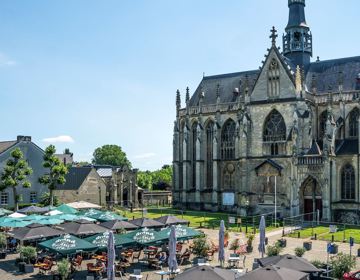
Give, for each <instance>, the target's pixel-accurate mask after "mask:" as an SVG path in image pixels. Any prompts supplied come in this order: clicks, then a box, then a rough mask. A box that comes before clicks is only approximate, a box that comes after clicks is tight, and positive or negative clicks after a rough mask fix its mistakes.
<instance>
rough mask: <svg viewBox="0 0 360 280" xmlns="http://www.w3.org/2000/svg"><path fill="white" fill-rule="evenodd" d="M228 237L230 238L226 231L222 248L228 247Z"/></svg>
mask: <svg viewBox="0 0 360 280" xmlns="http://www.w3.org/2000/svg"><path fill="white" fill-rule="evenodd" d="M229 237H230V234H229V231H228V230H226V231H225V233H224V247H227V246H228V244H229Z"/></svg>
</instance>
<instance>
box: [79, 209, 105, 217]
mask: <svg viewBox="0 0 360 280" xmlns="http://www.w3.org/2000/svg"><path fill="white" fill-rule="evenodd" d="M100 213H104V212H103V211H100V210H96V209H92V208H91V209H88V210H85V211H81V212H80V213H79V215H82V216H86V217H92V216H94V215H96V214H100Z"/></svg>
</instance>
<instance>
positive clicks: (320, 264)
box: [310, 260, 327, 269]
mask: <svg viewBox="0 0 360 280" xmlns="http://www.w3.org/2000/svg"><path fill="white" fill-rule="evenodd" d="M310 263H311V264H312V265H313V266H315V267H316V268H320V269H326V268H327V264H326V263H325V262H322V261H319V260H313V261H311V262H310Z"/></svg>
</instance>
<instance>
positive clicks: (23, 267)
mask: <svg viewBox="0 0 360 280" xmlns="http://www.w3.org/2000/svg"><path fill="white" fill-rule="evenodd" d="M18 265H19V271H20V272H25V263H24V262H19V263H18Z"/></svg>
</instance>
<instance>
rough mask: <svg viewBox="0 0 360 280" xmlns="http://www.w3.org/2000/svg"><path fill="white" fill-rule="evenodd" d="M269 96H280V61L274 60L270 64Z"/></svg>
mask: <svg viewBox="0 0 360 280" xmlns="http://www.w3.org/2000/svg"><path fill="white" fill-rule="evenodd" d="M268 79H269V81H268V95H269V97H277V96H279V94H280V67H279V63H278V61H277V60H276V59H275V58H273V59H272V60H271V62H270V66H269V72H268Z"/></svg>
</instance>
